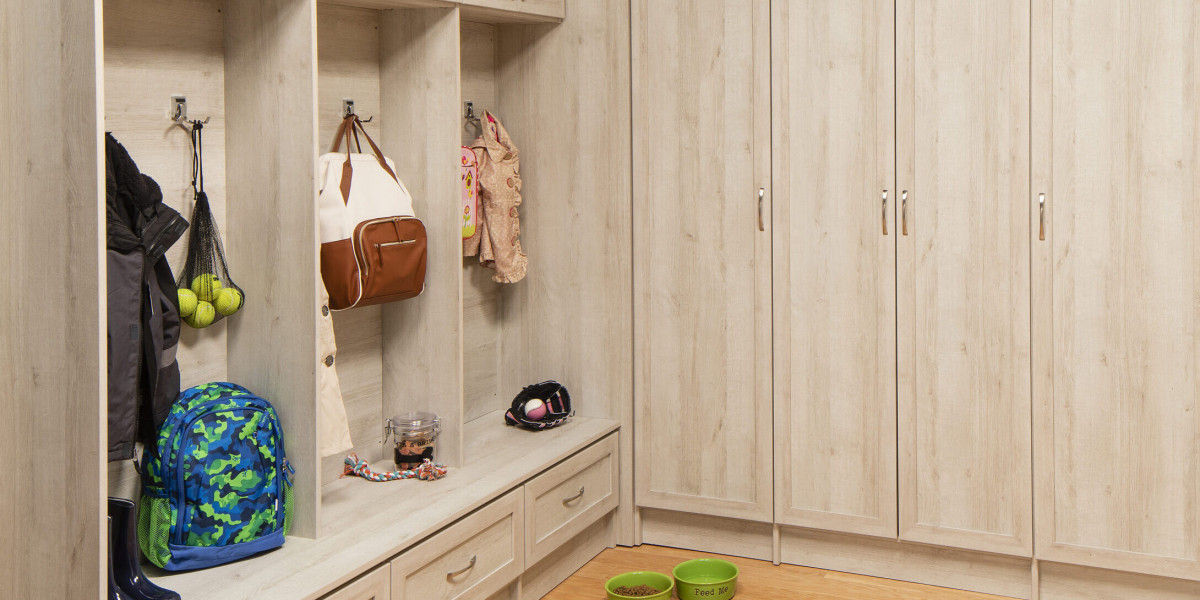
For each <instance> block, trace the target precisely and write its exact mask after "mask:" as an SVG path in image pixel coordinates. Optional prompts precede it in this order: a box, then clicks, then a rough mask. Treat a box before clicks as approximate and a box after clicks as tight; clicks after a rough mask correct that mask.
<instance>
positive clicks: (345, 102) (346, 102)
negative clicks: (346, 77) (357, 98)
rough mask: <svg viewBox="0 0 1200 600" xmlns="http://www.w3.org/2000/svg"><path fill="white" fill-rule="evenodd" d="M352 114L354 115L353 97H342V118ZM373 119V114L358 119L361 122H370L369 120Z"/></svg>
mask: <svg viewBox="0 0 1200 600" xmlns="http://www.w3.org/2000/svg"><path fill="white" fill-rule="evenodd" d="M354 115H355V112H354V98H342V118H343V119H345V118H346V117H352V116H354ZM374 120H375V115H371V116H370V117H367V118H365V119H362V118H360V119H359V121H361V122H363V123H370V122H371V121H374Z"/></svg>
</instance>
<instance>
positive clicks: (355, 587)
mask: <svg viewBox="0 0 1200 600" xmlns="http://www.w3.org/2000/svg"><path fill="white" fill-rule="evenodd" d="M388 583H389V582H388V566H387V565H383V566H381V567H376V568H375V569H374V570H373V571H370V572H369V573H367V574H366V575H363V576H362V577H359V578H358V579H355V580H354V581H352V582H350V583H348V584H346V587H343V588H342V589H340V590H338V591H336V592H334V593H332V594H329V595H328V596H325V597H324V598H323V599H322V600H389V598H391V597H392V591H391V590H390V589H389V585H388Z"/></svg>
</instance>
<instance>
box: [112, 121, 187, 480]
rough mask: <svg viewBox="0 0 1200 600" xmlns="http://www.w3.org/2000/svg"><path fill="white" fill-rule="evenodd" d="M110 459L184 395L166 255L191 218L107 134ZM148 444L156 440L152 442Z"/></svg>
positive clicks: (128, 452)
mask: <svg viewBox="0 0 1200 600" xmlns="http://www.w3.org/2000/svg"><path fill="white" fill-rule="evenodd" d="M105 163H106V165H105V166H106V169H105V171H106V179H107V182H106V189H105V192H106V193H105V210H106V226H107V227H106V228H107V235H106V237H107V253H106V264H107V271H108V276H107V296H108V460H109V461H114V460H125V459H129V458H132V457H133V449H134V442H137V441H142V442H147V441H152V440H153V439H154V437H155V436H156V434H157V433H158V428H159V426H161V425H162V422H163V420H164V419H165V418H166V416H167V412H168V411H169V410H170V409H171V404H173V403H174V402H175V398H176V397H177V396H178V395H179V365H178V364H177V363H176V362H175V352H176V349H177V348H178V346H179V295H178V292H177V291H176V289H175V277H174V275H172V274H171V267H170V266H169V265H168V264H167V260H166V258H164V257H163V254H165V253H166V251H167V249H168V248H170V247H171V245H173V244H174V243H175V242H176V241H177V240H178V239H179V237H180V236H181V235H183V232H184V231H185V230H186V229H187V226H188V224H187V221H186V220H184V218H183V217H182V216H180V215H179V213H178V212H176V211H175V210H173V209H172V208H171V207H169V206H167V205H165V204H163V202H162V190H160V189H159V187H158V184H157V183H155V182H154V180H153V179H151V178H149V177H147V176H145V175H143V174H142V173H141V172H139V171H138V169H137V165H136V164H134V162H133V159H132V158H130V156H129V153H128V152H127V151H126V150H125V148H124V147H123V146H121V144H120V143H118V142H117V140H116V139H115V138H113V136H112V134H108V135H107V136H106V137H105ZM146 447H147V448H152V447H154V444H153V443H151V444H147V446H146Z"/></svg>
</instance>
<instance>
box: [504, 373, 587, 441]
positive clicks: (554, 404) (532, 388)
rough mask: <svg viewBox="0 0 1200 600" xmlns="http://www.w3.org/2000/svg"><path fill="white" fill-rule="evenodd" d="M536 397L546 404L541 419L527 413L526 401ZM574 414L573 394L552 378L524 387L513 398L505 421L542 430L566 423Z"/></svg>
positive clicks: (526, 427) (505, 414) (505, 413)
mask: <svg viewBox="0 0 1200 600" xmlns="http://www.w3.org/2000/svg"><path fill="white" fill-rule="evenodd" d="M535 398H536V399H538V400H541V401H542V402H544V403H545V405H546V414H545V416H543V417H542V418H541V419H531V418H529V417H528V416H527V415H526V414H525V403H527V402H529V401H530V400H533V399H535ZM573 414H575V411H573V410H571V395H570V394H568V393H567V388H566V386H564V385H563V384H561V383H559V382H557V381H554V380H550V381H543V382H541V383H535V384H533V385H527V386H525V387H524V388H522V389H521V393H519V394H517V397H516V398H513V401H512V406H511V407H510V408H509V409H508V410H507V411H505V412H504V423H505V424H506V425H513V426H519V427H524V428H525V429H532V430H534V431H540V430H542V429H549V428H551V427H555V426H557V425H562V424H563V423H566V422H567V419H568V418H569V417H571V415H573Z"/></svg>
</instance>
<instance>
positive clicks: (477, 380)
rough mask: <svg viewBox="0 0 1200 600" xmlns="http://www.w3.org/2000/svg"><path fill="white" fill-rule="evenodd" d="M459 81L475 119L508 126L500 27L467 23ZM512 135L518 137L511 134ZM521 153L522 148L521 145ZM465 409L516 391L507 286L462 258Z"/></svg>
mask: <svg viewBox="0 0 1200 600" xmlns="http://www.w3.org/2000/svg"><path fill="white" fill-rule="evenodd" d="M461 35H462V38H461V41H460V43H461V46H460V52H459V56H460V57H461V69H460V75H459V76H460V80H461V82H462V100H463V101H464V102H466V101H468V100H470V101H472V102H474V103H475V104H474V105H475V114H476V115H482V114H483V111H484V110H485V109H488V110H492V111H493V112H496V115H497V118H499V119H500V120H501V121H502V122H503V121H505V116H504V114H502V113H500V112H498V108H497V105H496V102H497V94H498V88H497V81H496V77H497V75H498V72H497V71H498V67H499V65H497V63H496V61H497V52H498V44H499V37H500V31H499V27H498V26H496V25H494V24H489V23H471V22H466V21H464V22H463V23H462V26H461ZM459 106H460V108H459V112H460V114H459V117H460V118H459V121H460V123H461V124H462V127H461V132H462V143H463V145H467V146H469V145H470V144H471V142H473V141H474V140H475V138H477V137H479V135H480V133H481V132H480V129H479V125H478V124H473V123H468V122H467V120H466V119H465V118H462V116H463V115H464V114H465V113H464V112H463V111H462V108H461V106H462V105H461V104H460V105H459ZM509 133H510V134H514V135H515V133H514V132H511V131H510V132H509ZM517 147H518V148H521V146H520V144H518V146H517ZM462 263H463V408H464V411H465V412H464V418H465V419H466V420H468V421H470V420H473V419H477V418H479V417H481V416H483V415H485V414H487V413H489V412H492V411H495V410H499V409H507V408H508V403H509V402H510V400H508V399H506V397H507V398H511V397H512V396H513V395H515V394H516V391H515V390H502V389H501V377H500V369H501V366H500V365H501V364H502V363H503V356H502V353H503V351H502V347H501V341H502V336H501V331H502V329H503V326H504V323H503V322H502V321H501V317H502V314H503V313H502V312H501V308H500V301H501V300H502V298H503V296H502V295H501V293H500V292H501V288H503V287H504V285H505V284H502V283H496V282H494V281H492V274H493V273H494V272H495V271H493V270H491V269H489V268H486V267H483V266H481V265H480V264H479V257H477V256H467V257H463V260H462Z"/></svg>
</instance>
